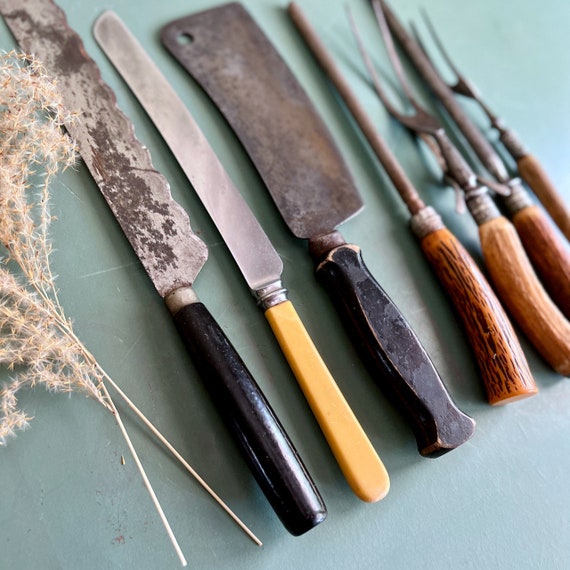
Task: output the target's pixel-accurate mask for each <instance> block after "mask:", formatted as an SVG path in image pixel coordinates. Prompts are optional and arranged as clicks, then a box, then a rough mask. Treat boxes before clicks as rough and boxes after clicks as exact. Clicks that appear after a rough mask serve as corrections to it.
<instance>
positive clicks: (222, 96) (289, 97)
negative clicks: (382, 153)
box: [162, 3, 474, 456]
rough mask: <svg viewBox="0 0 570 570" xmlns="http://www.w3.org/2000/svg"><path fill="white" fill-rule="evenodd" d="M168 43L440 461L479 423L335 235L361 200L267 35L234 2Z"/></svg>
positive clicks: (167, 35)
mask: <svg viewBox="0 0 570 570" xmlns="http://www.w3.org/2000/svg"><path fill="white" fill-rule="evenodd" d="M162 41H163V43H164V45H165V46H166V48H167V49H168V50H169V51H170V52H171V53H172V54H173V56H174V57H175V58H176V59H177V60H178V61H179V62H180V63H181V64H182V65H183V67H184V68H185V69H186V70H187V71H188V72H189V73H190V74H191V75H192V76H193V77H194V78H195V79H196V81H197V82H198V83H199V84H200V85H201V86H202V87H203V89H204V90H205V91H206V92H207V93H208V95H209V96H210V97H211V98H212V99H213V101H214V102H215V103H216V105H217V106H218V108H219V109H220V111H221V112H222V113H223V115H224V116H225V117H226V119H227V120H228V122H229V123H230V125H231V126H232V127H233V129H234V131H235V132H236V134H237V136H238V137H239V138H240V140H241V142H242V143H243V145H244V147H245V149H246V151H247V152H248V154H249V156H250V158H251V159H252V161H253V163H254V164H255V166H256V168H257V170H258V171H259V173H260V175H261V177H262V179H263V180H264V182H265V184H266V186H267V188H268V190H269V192H270V193H271V195H272V197H273V200H274V202H275V204H276V205H277V208H278V209H279V211H280V212H281V215H282V216H283V218H284V220H285V221H286V223H287V224H288V226H289V228H290V229H291V231H292V233H293V234H294V235H296V236H297V237H299V238H305V239H308V240H309V249H310V251H311V254H312V256H313V258H314V260H315V264H316V274H317V278H318V279H319V280H320V281H321V282H322V283H323V285H324V287H325V289H326V290H327V292H328V293H329V295H330V296H331V297H332V299H333V302H334V304H335V307H336V308H337V310H338V311H339V313H340V316H341V319H342V320H343V321H344V324H345V327H346V328H347V330H348V332H349V334H350V337H351V339H352V340H353V342H354V343H355V346H356V348H357V350H358V351H359V352H360V354H361V356H362V358H363V360H364V362H365V363H366V364H367V365H368V367H369V369H370V370H371V372H372V374H373V375H374V376H375V378H376V379H377V380H378V382H379V384H380V387H381V388H383V389H384V390H385V392H386V394H387V395H388V396H389V397H390V398H391V399H392V401H393V402H394V404H395V405H396V406H397V407H398V408H399V409H400V410H401V411H402V412H403V413H404V415H405V416H406V417H407V419H408V420H409V423H410V424H411V427H412V429H413V430H414V433H415V436H416V440H417V443H418V448H419V451H420V453H421V454H422V455H426V456H437V455H441V454H442V453H445V452H446V451H449V450H451V449H454V448H456V447H457V446H459V445H461V444H462V443H464V442H465V441H467V440H468V439H469V438H470V437H471V435H472V434H473V430H474V422H473V420H472V419H471V418H469V417H468V416H466V415H465V414H463V412H461V411H460V410H459V409H458V408H457V406H456V405H455V403H454V402H453V400H452V399H451V397H450V395H449V394H448V392H447V390H446V388H445V386H444V384H443V382H442V381H441V379H440V377H439V374H438V373H437V371H436V369H435V367H434V365H433V363H432V362H431V360H430V358H429V356H428V355H427V353H426V351H425V349H424V348H423V346H422V345H421V343H420V341H419V339H418V338H417V336H416V334H415V333H414V331H413V330H412V328H411V327H410V325H409V324H408V323H407V321H406V320H405V318H404V316H403V315H402V313H401V312H400V311H399V309H398V308H397V307H396V305H395V304H394V303H393V302H392V300H391V299H390V298H389V297H388V295H387V294H386V293H385V291H384V290H383V289H382V288H381V287H380V285H379V284H378V283H377V281H376V280H375V279H374V277H373V276H372V274H371V273H370V271H369V270H368V268H367V267H366V265H365V264H364V261H363V259H362V256H361V253H360V248H359V247H358V246H356V245H352V244H347V243H346V242H345V240H344V238H343V237H342V235H341V234H340V233H339V232H338V231H337V230H335V228H336V226H337V225H339V224H341V223H342V222H344V221H346V220H347V219H349V218H351V217H352V216H354V215H355V214H357V213H358V212H359V211H360V209H361V208H362V200H361V198H360V196H359V194H358V192H357V190H356V188H355V185H354V182H353V181H352V177H351V175H350V173H349V171H348V168H347V166H346V165H345V162H344V160H343V158H342V156H341V155H340V153H339V151H338V149H337V147H336V146H335V143H334V141H333V139H332V137H331V135H330V134H329V131H328V130H327V127H326V126H325V125H324V123H323V121H322V120H321V118H320V117H319V115H318V113H317V111H316V109H315V108H314V106H313V105H312V103H311V101H310V100H309V98H308V97H307V95H306V94H305V92H304V90H303V88H302V87H301V85H300V84H299V83H298V81H297V80H296V78H295V77H294V75H293V74H292V72H291V71H290V70H289V68H288V67H287V65H286V63H285V62H284V60H283V59H282V58H281V56H280V55H279V53H278V52H277V50H276V49H275V48H274V47H273V45H272V44H271V42H270V41H269V39H268V38H267V37H266V36H265V34H264V33H263V31H262V30H261V29H260V28H259V27H258V26H257V24H256V23H255V21H254V20H253V19H252V18H251V16H250V15H249V13H248V12H247V11H246V10H245V9H244V8H243V6H242V5H241V4H238V3H231V4H226V5H223V6H220V7H217V8H214V9H212V10H207V11H205V12H201V13H198V14H195V15H192V16H188V17H186V18H182V19H180V20H176V21H174V22H171V23H170V24H168V25H167V26H165V27H164V28H163V30H162Z"/></svg>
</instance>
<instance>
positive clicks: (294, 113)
mask: <svg viewBox="0 0 570 570" xmlns="http://www.w3.org/2000/svg"><path fill="white" fill-rule="evenodd" d="M162 40H163V42H164V44H165V45H166V47H167V48H168V49H169V50H170V51H171V52H172V54H173V55H174V56H175V57H176V58H177V59H178V60H179V61H180V63H182V65H183V66H184V67H185V68H186V69H187V70H188V71H189V72H190V73H191V75H192V76H193V77H194V78H195V79H196V80H197V81H198V82H199V83H200V85H201V86H202V87H203V89H204V90H205V91H206V92H207V93H208V95H209V96H210V97H211V98H212V99H213V100H214V101H215V103H216V105H217V106H218V108H219V109H220V110H221V112H222V113H223V114H224V116H225V117H226V118H227V119H228V122H229V123H230V124H231V125H232V127H233V129H234V130H235V131H236V132H237V134H238V136H239V138H240V140H241V141H242V143H243V145H244V147H245V149H246V150H247V152H248V154H249V155H250V157H251V159H252V160H253V162H254V164H255V166H256V167H257V169H258V171H259V173H260V175H261V177H262V178H263V180H264V182H265V184H266V185H267V187H268V189H269V192H270V193H271V195H272V197H273V200H274V201H275V203H276V205H277V207H278V208H279V211H280V212H281V215H282V216H283V218H284V219H285V221H286V223H287V224H288V226H289V228H290V230H291V231H292V232H293V234H295V235H296V236H297V237H299V238H311V237H315V236H318V235H321V234H326V233H328V232H330V231H331V230H332V229H334V228H335V227H336V226H337V225H339V224H341V223H342V222H344V221H345V220H347V219H348V218H350V217H352V216H353V215H354V214H356V213H358V212H359V211H360V210H361V208H362V206H363V204H362V200H361V198H360V195H359V194H358V191H357V190H356V188H355V185H354V182H353V180H352V177H351V175H350V172H349V171H348V168H347V166H346V164H345V163H344V160H343V158H342V157H341V156H340V154H339V152H338V150H337V148H336V146H335V143H334V141H333V140H332V137H331V134H330V133H329V131H328V129H327V127H326V126H325V124H324V123H323V121H322V120H321V119H320V117H319V115H318V113H317V112H316V110H315V108H314V106H313V104H312V103H311V101H310V100H309V98H308V97H307V95H306V93H305V92H304V90H303V88H302V87H301V85H300V84H299V82H298V81H297V80H296V79H295V77H294V76H293V74H292V73H291V71H290V70H289V68H288V66H287V65H286V63H285V62H284V60H283V59H282V58H281V56H280V55H279V53H278V52H277V51H276V49H275V48H274V47H273V45H272V44H271V42H270V41H269V40H268V39H267V38H266V37H265V36H264V35H263V34H260V33H259V28H258V27H257V24H256V23H255V22H254V20H253V19H252V18H251V17H250V15H249V14H248V13H247V12H246V11H245V9H244V8H243V7H242V6H241V5H240V4H228V5H224V6H221V7H220V8H219V9H214V10H208V11H207V12H202V13H199V14H195V15H192V16H190V17H187V18H183V19H181V20H177V21H175V22H173V23H171V24H169V25H168V26H166V27H165V28H164V29H163V32H162ZM251 117H255V120H252V119H251Z"/></svg>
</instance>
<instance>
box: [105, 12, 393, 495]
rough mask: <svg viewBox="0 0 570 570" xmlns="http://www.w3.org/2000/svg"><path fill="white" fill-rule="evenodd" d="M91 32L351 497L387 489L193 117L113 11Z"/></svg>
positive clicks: (270, 252)
mask: <svg viewBox="0 0 570 570" xmlns="http://www.w3.org/2000/svg"><path fill="white" fill-rule="evenodd" d="M94 35H95V38H96V40H97V42H98V43H99V45H100V46H101V47H102V49H103V51H104V52H105V53H106V55H107V57H108V58H109V59H110V61H111V62H112V63H113V65H114V66H115V68H116V69H117V71H118V72H119V74H120V75H121V76H122V77H123V79H124V80H125V82H126V83H127V85H128V86H129V87H130V89H131V91H132V92H133V93H134V95H135V96H136V97H137V99H138V100H139V102H140V103H141V105H142V106H143V108H144V109H145V111H146V112H147V113H148V115H149V117H150V118H151V120H152V121H153V122H154V124H155V126H156V127H157V129H158V130H159V132H160V133H161V135H162V136H163V138H164V140H165V141H166V143H167V144H168V146H169V147H170V149H171V151H172V153H173V154H174V156H175V157H176V159H177V160H178V162H179V164H180V166H181V167H182V169H183V171H184V172H185V174H186V176H187V177H188V179H189V180H190V182H191V183H192V185H193V187H194V189H195V191H196V193H197V194H198V196H199V198H200V200H201V201H202V203H203V204H204V206H205V208H206V209H207V211H208V213H209V214H210V217H211V218H212V220H213V221H214V223H215V224H216V227H217V228H218V231H219V232H220V234H221V236H222V238H223V239H224V241H225V243H226V245H227V246H228V248H229V250H230V252H231V253H232V255H233V257H234V259H235V261H236V263H237V264H238V266H239V268H240V270H241V272H242V274H243V276H244V278H245V279H246V281H247V283H248V285H249V287H250V289H251V291H252V292H253V294H254V296H255V297H256V299H257V302H258V304H259V305H260V306H261V307H262V309H263V310H264V312H265V316H266V318H267V320H268V321H269V324H270V326H271V328H272V330H273V332H274V334H275V337H276V338H277V341H278V343H279V345H280V346H281V349H282V351H283V353H284V355H285V357H286V359H287V361H288V363H289V365H290V367H291V369H292V371H293V373H294V375H295V377H296V379H297V381H298V383H299V385H300V387H301V389H302V391H303V393H304V395H305V398H306V399H307V401H308V403H309V405H310V407H311V409H312V411H313V414H314V415H315V417H316V419H317V421H318V423H319V425H320V427H321V429H322V431H323V433H324V435H325V438H326V439H327V441H328V443H329V446H330V448H331V450H332V452H333V454H334V456H335V458H336V460H337V462H338V464H339V466H340V468H341V470H342V472H343V474H344V476H345V478H346V480H347V482H348V484H349V485H350V487H351V488H352V490H353V491H354V493H355V494H356V495H357V496H358V497H359V498H360V499H362V500H363V501H366V502H374V501H378V500H380V499H382V498H383V497H384V496H385V495H386V493H387V492H388V490H389V486H390V483H389V477H388V474H387V472H386V469H385V467H384V465H383V463H382V461H381V460H380V458H379V457H378V454H377V453H376V451H375V450H374V447H373V446H372V444H371V442H370V440H369V439H368V437H367V435H366V433H365V432H364V430H363V429H362V426H361V425H360V423H359V422H358V420H357V418H356V417H355V415H354V413H353V412H352V410H351V408H350V406H349V404H348V403H347V401H346V399H345V398H344V396H343V394H342V392H341V391H340V389H339V388H338V386H337V384H336V382H335V380H334V379H333V377H332V375H331V373H330V372H329V370H328V368H327V367H326V365H325V363H324V362H323V360H322V358H321V356H320V355H319V353H318V351H317V349H316V347H315V345H314V344H313V341H312V340H311V337H310V336H309V334H308V333H307V331H306V329H305V327H304V326H303V323H302V322H301V319H300V318H299V316H298V315H297V312H296V311H295V308H294V307H293V304H292V303H291V301H289V300H288V299H287V291H286V290H285V289H284V288H283V285H282V283H281V273H282V271H283V263H282V261H281V258H280V257H279V255H278V254H277V252H276V251H275V249H274V248H273V246H272V244H271V243H270V241H269V239H268V237H267V235H266V234H265V233H264V231H263V229H262V228H261V226H260V225H259V223H258V221H257V220H256V218H255V217H254V215H253V213H252V212H251V210H250V209H249V207H248V206H247V204H246V202H245V201H244V200H243V198H242V196H241V194H240V193H239V191H238V190H237V189H236V187H235V186H234V184H233V183H232V181H231V180H230V178H229V176H228V175H227V173H226V171H225V170H224V168H223V166H222V164H221V163H220V161H219V160H218V158H217V156H216V155H215V153H214V151H213V149H212V148H211V146H210V145H209V143H208V141H207V140H206V138H205V136H204V134H203V133H202V131H201V130H200V128H199V127H198V125H197V124H196V122H195V120H194V118H193V117H192V115H191V114H190V112H189V111H188V110H187V108H186V107H185V105H184V103H183V102H182V101H181V100H180V98H179V97H178V95H177V94H176V93H175V92H174V90H173V89H172V87H171V86H170V84H169V83H168V81H167V80H166V78H165V77H164V76H163V75H162V73H161V72H160V70H159V69H158V68H157V66H156V65H155V64H154V63H153V61H152V60H151V59H150V57H149V56H148V55H147V53H146V52H145V51H144V49H143V48H142V46H141V45H140V44H139V42H138V41H137V40H136V38H135V37H134V36H133V35H132V34H131V33H130V31H129V30H128V29H127V28H126V26H125V25H124V24H123V22H122V21H121V20H120V19H119V18H118V17H117V15H116V14H114V13H113V12H110V11H108V12H105V13H104V14H102V15H101V16H100V17H99V19H98V20H97V22H96V24H95V27H94Z"/></svg>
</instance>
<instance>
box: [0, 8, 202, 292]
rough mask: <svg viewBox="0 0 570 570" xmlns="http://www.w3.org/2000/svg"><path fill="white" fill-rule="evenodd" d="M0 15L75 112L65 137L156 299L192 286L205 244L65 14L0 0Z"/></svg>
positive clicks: (69, 108) (198, 269)
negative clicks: (77, 153) (54, 80)
mask: <svg viewBox="0 0 570 570" xmlns="http://www.w3.org/2000/svg"><path fill="white" fill-rule="evenodd" d="M0 11H1V12H2V15H3V16H4V19H5V20H6V23H7V25H8V27H9V28H10V30H11V31H12V33H13V35H14V37H15V38H16V40H17V41H18V43H19V44H20V46H21V48H22V49H23V50H24V51H26V52H27V53H31V54H33V55H35V56H36V57H37V58H38V59H40V60H41V61H42V63H43V64H44V66H45V68H46V70H47V71H48V73H49V74H50V75H52V76H54V77H56V78H57V80H58V84H59V86H60V91H61V94H62V96H63V99H64V103H65V106H66V108H67V109H68V110H69V111H72V112H77V113H79V119H78V120H77V121H76V122H74V123H73V124H70V125H67V128H68V130H69V133H70V134H71V136H72V137H73V138H74V139H75V140H76V141H77V144H78V145H79V151H80V154H81V157H82V158H83V161H84V162H85V164H86V165H87V167H88V168H89V170H90V172H91V174H92V176H93V178H94V179H95V181H96V182H97V184H98V186H99V188H100V190H101V192H102V193H103V195H104V196H105V199H106V200H107V203H108V204H109V206H110V207H111V210H112V211H113V213H114V215H115V217H116V218H117V221H118V222H119V224H120V225H121V228H122V229H123V232H124V233H125V235H126V236H127V238H128V240H129V242H130V243H131V245H132V247H133V249H134V250H135V252H136V254H137V255H138V257H139V258H140V260H141V262H142V264H143V266H144V267H145V269H146V271H147V273H148V274H149V276H150V278H151V279H152V281H153V283H154V285H155V287H156V289H157V290H158V292H159V293H160V295H161V296H163V297H164V296H165V295H167V294H168V293H169V292H171V291H173V290H175V289H177V288H178V287H182V286H189V285H191V284H192V283H193V281H194V279H195V278H196V275H197V274H198V272H199V271H200V269H201V268H202V266H203V265H204V263H205V262H206V259H207V255H208V253H207V248H206V245H205V244H204V243H203V242H202V241H201V240H200V239H199V238H198V237H197V236H196V235H195V234H194V233H193V232H192V229H191V227H190V221H189V219H188V215H187V214H186V212H185V211H184V210H183V209H182V208H181V206H180V205H179V204H178V203H176V202H175V201H174V200H173V199H172V196H171V194H170V187H169V185H168V182H167V181H166V179H165V178H164V177H163V176H162V175H161V174H160V173H159V172H157V171H156V170H155V169H154V168H153V166H152V163H151V159H150V154H149V152H148V149H147V148H146V147H145V146H143V145H142V144H141V143H140V142H139V141H138V140H137V138H136V137H135V133H134V127H133V125H132V123H131V122H130V120H129V119H128V118H127V117H126V116H125V115H124V114H123V113H122V112H121V111H120V110H119V108H118V107H117V102H116V98H115V94H114V93H113V91H112V90H111V89H110V88H109V87H108V86H107V85H106V84H105V83H104V82H103V80H102V79H101V74H100V71H99V68H98V67H97V64H96V63H95V62H94V61H93V60H92V59H91V58H90V57H89V56H88V55H87V53H86V52H85V49H84V47H83V43H82V42H81V39H80V38H79V36H78V35H77V34H76V33H75V32H74V31H73V30H72V29H71V28H70V27H69V25H68V23H67V18H66V16H65V14H64V12H63V11H62V10H61V9H60V8H59V7H57V6H56V5H55V4H54V3H53V2H51V0H0Z"/></svg>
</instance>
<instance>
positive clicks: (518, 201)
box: [502, 178, 533, 216]
mask: <svg viewBox="0 0 570 570" xmlns="http://www.w3.org/2000/svg"><path fill="white" fill-rule="evenodd" d="M508 185H509V187H510V188H511V193H510V194H509V195H508V196H504V197H503V198H502V204H503V206H504V207H505V209H506V210H507V213H508V214H509V216H514V215H515V214H516V213H517V212H518V211H520V210H522V209H523V208H528V207H529V206H532V205H533V202H532V200H531V198H530V194H529V193H528V192H527V191H526V190H525V189H524V187H523V185H522V183H521V180H520V178H512V179H511V180H509V182H508Z"/></svg>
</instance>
